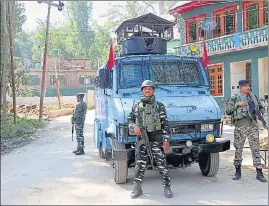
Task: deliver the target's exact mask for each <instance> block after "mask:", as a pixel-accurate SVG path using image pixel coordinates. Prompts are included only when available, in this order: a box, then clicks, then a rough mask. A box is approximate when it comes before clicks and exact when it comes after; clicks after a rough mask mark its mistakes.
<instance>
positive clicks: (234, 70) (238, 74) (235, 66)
mask: <svg viewBox="0 0 269 206" xmlns="http://www.w3.org/2000/svg"><path fill="white" fill-rule="evenodd" d="M230 68H231V69H230V71H231V74H230V75H231V95H232V96H233V95H234V94H236V93H238V91H239V90H238V88H237V86H238V82H239V81H240V80H242V79H246V62H232V63H231V64H230Z"/></svg>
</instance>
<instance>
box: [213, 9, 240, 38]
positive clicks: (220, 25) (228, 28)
mask: <svg viewBox="0 0 269 206" xmlns="http://www.w3.org/2000/svg"><path fill="white" fill-rule="evenodd" d="M236 13H237V9H236V5H233V6H229V7H226V8H223V9H219V10H217V11H214V12H213V20H214V21H215V22H216V23H217V26H216V28H215V29H214V30H213V37H220V36H224V35H229V34H233V33H235V32H236V27H235V21H236Z"/></svg>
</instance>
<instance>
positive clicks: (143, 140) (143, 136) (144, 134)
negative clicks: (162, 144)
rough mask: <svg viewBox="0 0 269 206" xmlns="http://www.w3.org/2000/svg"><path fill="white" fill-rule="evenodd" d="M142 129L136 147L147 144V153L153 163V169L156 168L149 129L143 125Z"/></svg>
mask: <svg viewBox="0 0 269 206" xmlns="http://www.w3.org/2000/svg"><path fill="white" fill-rule="evenodd" d="M140 130H141V139H140V140H139V141H138V142H137V144H136V147H137V149H139V147H140V146H141V145H143V144H144V145H145V146H146V149H147V153H148V156H149V160H150V164H151V167H152V169H153V170H154V162H153V155H152V151H151V146H150V142H149V137H148V134H147V131H146V130H145V128H143V127H141V128H140Z"/></svg>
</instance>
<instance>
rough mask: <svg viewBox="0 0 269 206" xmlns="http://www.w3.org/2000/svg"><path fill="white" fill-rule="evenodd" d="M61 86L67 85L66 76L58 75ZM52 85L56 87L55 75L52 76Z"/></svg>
mask: <svg viewBox="0 0 269 206" xmlns="http://www.w3.org/2000/svg"><path fill="white" fill-rule="evenodd" d="M58 82H59V85H65V78H64V75H58ZM50 85H56V78H55V75H50Z"/></svg>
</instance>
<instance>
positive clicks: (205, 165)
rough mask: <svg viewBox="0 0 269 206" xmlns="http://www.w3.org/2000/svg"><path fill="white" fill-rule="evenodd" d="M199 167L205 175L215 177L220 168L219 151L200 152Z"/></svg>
mask: <svg viewBox="0 0 269 206" xmlns="http://www.w3.org/2000/svg"><path fill="white" fill-rule="evenodd" d="M199 167H200V170H201V172H202V174H203V175H204V176H207V177H214V176H215V175H216V174H217V173H218V170H219V153H202V154H200V156H199Z"/></svg>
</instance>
